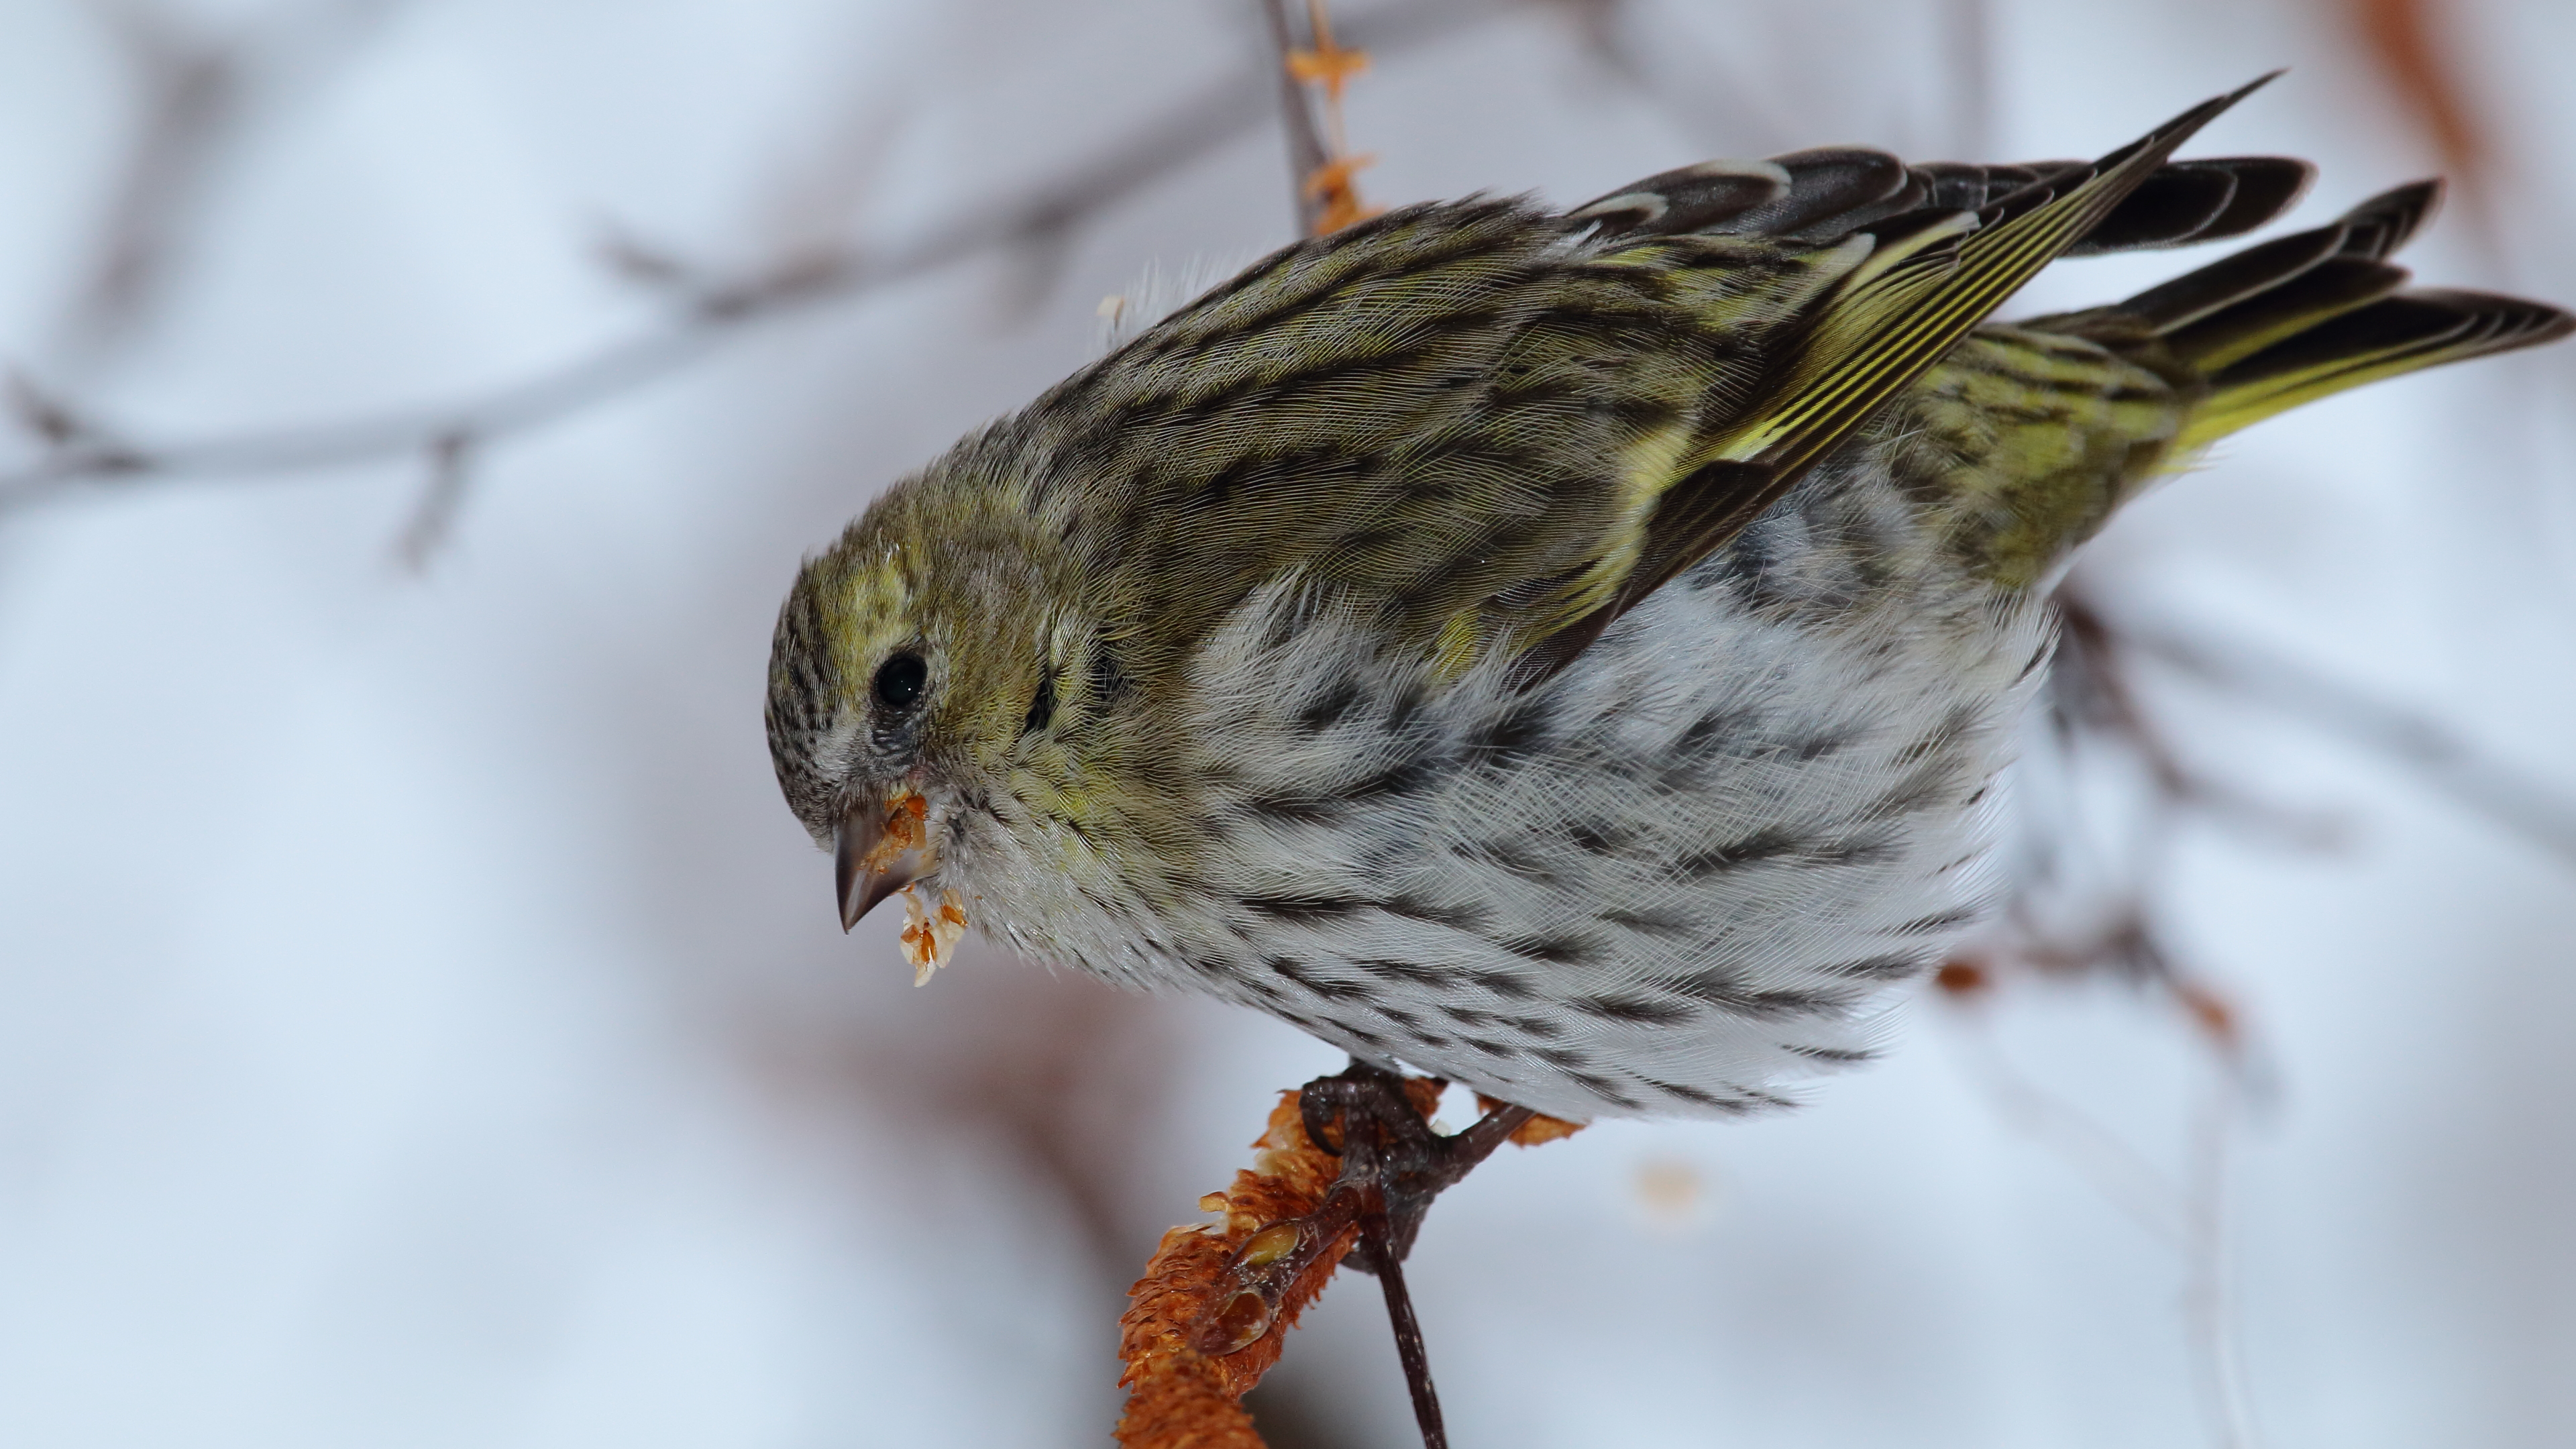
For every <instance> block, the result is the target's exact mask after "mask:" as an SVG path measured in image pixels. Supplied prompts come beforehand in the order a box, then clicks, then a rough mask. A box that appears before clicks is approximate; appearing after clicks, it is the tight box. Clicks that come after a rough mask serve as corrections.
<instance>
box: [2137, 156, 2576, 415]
mask: <svg viewBox="0 0 2576 1449" xmlns="http://www.w3.org/2000/svg"><path fill="white" fill-rule="evenodd" d="M2441 197H2442V184H2441V183H2440V182H2438V181H2419V182H2416V183H2414V184H2413V185H2411V186H2401V187H2398V188H2397V189H2396V190H2394V191H2389V192H2384V193H2382V194H2380V195H2378V196H2374V197H2372V198H2371V199H2370V200H2368V201H2365V202H2363V203H2362V204H2361V205H2359V206H2356V207H2354V208H2353V209H2352V210H2350V211H2348V212H2345V213H2344V214H2343V215H2342V216H2341V217H2338V218H2336V219H2335V220H2334V221H2332V222H2329V223H2328V224H2326V225H2324V226H2321V227H2318V228H2316V229H2314V230H2312V231H2303V232H2298V233H2295V234H2293V235H2290V236H2285V237H2281V238H2278V239H2276V240H2273V241H2268V242H2264V243H2262V244H2261V245H2259V246H2252V247H2248V248H2246V249H2245V250H2243V251H2240V252H2237V253H2236V254H2234V255H2233V256H2229V257H2226V258H2224V259H2222V260H2220V261H2217V262H2214V263H2212V264H2210V265H2209V266H2206V267H2203V268H2201V269H2200V270H2199V271H2196V272H2192V273H2190V274H2189V275H2187V276H2182V277H2177V278H2175V279H2174V280H2172V281H2170V282H2167V283H2165V284H2164V285H2162V286H2159V287H2154V288H2151V289H2149V290H2147V291H2144V292H2141V293H2139V294H2138V295H2136V296H2134V297H2131V298H2130V299H2129V300H2127V301H2125V302H2122V303H2119V304H2118V305H2116V306H2114V307H2112V308H2110V309H2109V310H2110V311H2111V312H2113V313H2115V314H2118V315H2121V316H2123V317H2125V318H2127V319H2131V320H2133V321H2136V322H2143V323H2144V324H2146V328H2147V330H2148V331H2149V332H2150V333H2152V334H2153V335H2154V336H2155V338H2156V339H2157V341H2158V342H2159V343H2161V344H2162V350H2163V351H2164V352H2165V354H2166V355H2167V356H2169V357H2170V358H2171V359H2172V360H2173V361H2174V362H2176V363H2179V364H2181V365H2182V366H2184V367H2186V368H2188V369H2190V370H2191V371H2192V372H2194V373H2197V374H2198V375H2199V376H2200V377H2202V378H2204V379H2205V380H2206V381H2207V383H2208V387H2209V391H2208V393H2207V395H2206V396H2205V397H2204V398H2203V399H2202V401H2201V403H2200V405H2199V406H2198V407H2197V408H2196V409H2195V410H2194V411H2193V413H2192V415H2191V418H2190V420H2189V421H2188V422H2186V423H2185V424H2184V427H2183V432H2182V436H2181V437H2180V438H2179V439H2177V440H2176V444H2177V452H2183V453H2187V452H2189V451H2191V450H2194V449H2197V448H2200V447H2203V446H2205V445H2207V444H2209V443H2212V442H2215V441H2217V440H2218V439H2220V438H2223V437H2225V436H2226V435H2228V434H2229V433H2232V432H2235V431H2236V430H2237V429H2239V428H2242V427H2247V426H2249V425H2251V424H2254V423H2258V422H2261V421H2262V420H2263V419H2265V418H2268V417H2270V416H2272V415H2273V414H2274V413H2278V412H2285V411H2287V410H2289V409H2291V408H2294V407H2297V406H2298V405H2299V404H2301V403H2304V402H2312V401H2314V400H2316V399H2318V398H2321V397H2325V396H2328V395H2330V394H2333V393H2338V392H2341V391H2343V390H2344V389H2345V388H2349V387H2359V386H2360V385H2362V384H2363V383H2366V382H2374V381H2377V380H2378V379H2380V378H2383V377H2395V376H2397V375H2398V374H2400V373H2407V372H2413V371H2415V370H2416V369H2418V368H2424V367H2434V366H2438V365H2440V364H2442V363H2445V362H2456V361H2459V360H2460V359H2462V358H2468V357H2482V356H2485V355H2486V354H2488V353H2490V352H2506V351H2510V350H2512V349H2513V348H2516V347H2529V346H2532V345H2534V344H2536V343H2541V342H2548V341H2551V340H2553V339H2556V338H2559V337H2564V336H2566V335H2567V334H2568V333H2569V332H2571V331H2576V317H2570V316H2569V315H2568V314H2567V313H2565V312H2563V311H2560V310H2559V309H2558V308H2556V307H2551V306H2548V305H2546V304H2544V303H2540V302H2526V301H2523V300H2521V299H2519V298H2515V297H2498V296H2492V295H2490V294H2487V293H2483V292H2455V291H2441V290H2423V291H2401V290H2399V289H2400V288H2402V287H2404V286H2405V284H2406V281H2407V272H2406V269H2405V268H2403V267H2397V266H2392V265H2390V264H2389V262H2388V260H2387V258H2388V256H2389V255H2390V254H2391V253H2393V252H2395V251H2396V250H2397V249H2398V248H2399V247H2401V246H2403V245H2405V244H2406V241H2407V239H2408V238H2409V237H2412V236H2413V235H2414V234H2415V232H2416V229H2417V228H2418V227H2420V226H2422V225H2423V223H2424V221H2425V219H2426V218H2427V217H2429V216H2431V215H2432V213H2433V210H2434V208H2435V207H2436V206H2437V205H2438V204H2439V203H2440V201H2441Z"/></svg>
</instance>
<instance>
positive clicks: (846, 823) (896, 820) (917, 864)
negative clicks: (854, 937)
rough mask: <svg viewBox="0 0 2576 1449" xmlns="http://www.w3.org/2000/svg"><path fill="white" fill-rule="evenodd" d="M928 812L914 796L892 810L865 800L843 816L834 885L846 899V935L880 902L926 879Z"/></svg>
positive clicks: (843, 912) (834, 853)
mask: <svg viewBox="0 0 2576 1449" xmlns="http://www.w3.org/2000/svg"><path fill="white" fill-rule="evenodd" d="M927 813H928V811H927V808H926V807H925V805H924V803H923V801H922V798H921V797H920V796H919V795H909V794H908V795H906V796H904V797H903V798H902V799H900V800H897V801H896V802H894V805H893V806H892V808H891V809H889V808H888V807H886V806H883V805H876V804H871V803H870V802H868V801H865V800H862V801H860V802H858V803H857V804H855V805H852V806H851V807H850V808H849V809H848V810H847V811H845V812H843V813H842V815H841V827H840V829H839V830H837V831H835V832H834V833H833V840H832V884H833V888H834V889H835V890H836V891H838V892H839V896H840V905H841V929H842V930H844V931H847V930H849V929H850V928H851V927H853V926H855V925H857V924H858V923H859V918H860V917H862V916H864V915H866V914H867V913H868V912H870V911H872V910H875V909H876V906H877V902H879V901H882V900H884V899H885V898H886V897H888V896H890V895H893V894H894V893H895V892H896V891H899V890H902V889H903V888H904V887H905V886H908V885H910V884H912V882H913V880H914V878H915V877H917V876H919V875H920V874H921V868H922V844H923V836H924V833H925V832H924V831H923V829H922V818H923V816H924V815H926V814H927Z"/></svg>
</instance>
